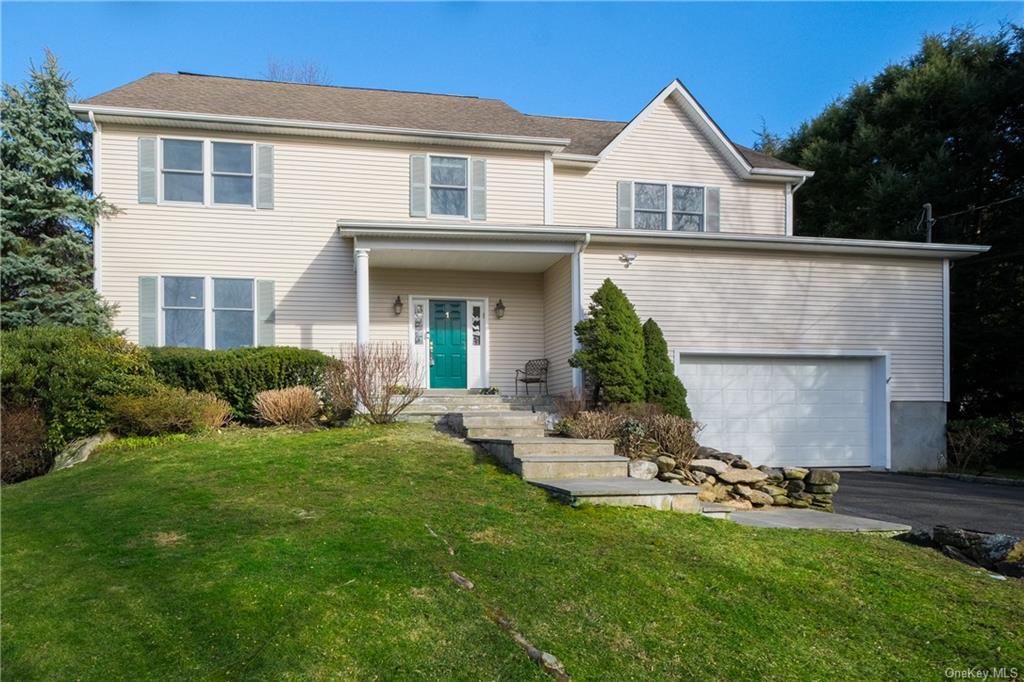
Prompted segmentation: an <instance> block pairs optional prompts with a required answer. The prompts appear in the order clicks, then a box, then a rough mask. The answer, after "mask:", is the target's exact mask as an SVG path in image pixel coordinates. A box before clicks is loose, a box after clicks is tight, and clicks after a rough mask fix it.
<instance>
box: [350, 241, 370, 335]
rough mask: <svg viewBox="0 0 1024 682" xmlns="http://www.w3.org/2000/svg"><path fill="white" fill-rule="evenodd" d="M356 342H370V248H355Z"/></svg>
mask: <svg viewBox="0 0 1024 682" xmlns="http://www.w3.org/2000/svg"><path fill="white" fill-rule="evenodd" d="M354 255H355V261H356V344H357V345H359V346H365V345H366V344H368V343H370V250H369V249H355V252H354Z"/></svg>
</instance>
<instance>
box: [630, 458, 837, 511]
mask: <svg viewBox="0 0 1024 682" xmlns="http://www.w3.org/2000/svg"><path fill="white" fill-rule="evenodd" d="M655 467H656V468H657V471H655ZM630 476H636V477H639V478H654V477H657V478H659V479H661V480H663V481H670V482H671V481H678V482H679V483H682V484H684V485H695V486H698V487H700V493H699V495H698V497H699V498H700V499H701V500H703V501H705V502H720V503H722V504H727V505H729V506H732V507H735V508H736V509H757V508H764V507H773V506H774V507H796V508H798V509H816V510H818V511H827V512H830V511H833V506H832V497H833V495H835V494H836V492H837V491H838V490H839V472H837V471H831V470H829V469H805V468H803V467H768V466H760V467H755V466H754V465H753V464H752V463H750V462H749V461H747V460H746V459H744V458H743V457H740V456H739V455H734V454H733V453H731V452H720V451H718V450H716V449H714V448H709V447H701V448H700V449H698V450H697V456H696V457H695V458H694V459H693V460H691V461H690V463H689V465H687V466H680V465H679V464H678V463H677V462H676V461H675V460H674V459H672V458H671V457H658V458H657V459H656V460H655V461H654V462H646V461H643V460H638V461H636V462H634V463H633V464H631V465H630Z"/></svg>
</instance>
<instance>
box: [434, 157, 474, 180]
mask: <svg viewBox="0 0 1024 682" xmlns="http://www.w3.org/2000/svg"><path fill="white" fill-rule="evenodd" d="M430 184H432V185H456V186H460V187H465V186H466V159H455V158H452V157H449V156H432V157H430Z"/></svg>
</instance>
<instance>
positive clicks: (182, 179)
mask: <svg viewBox="0 0 1024 682" xmlns="http://www.w3.org/2000/svg"><path fill="white" fill-rule="evenodd" d="M164 201H191V202H195V203H197V204H201V203H203V176H202V174H201V173H164Z"/></svg>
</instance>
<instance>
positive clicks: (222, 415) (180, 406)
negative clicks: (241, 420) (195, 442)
mask: <svg viewBox="0 0 1024 682" xmlns="http://www.w3.org/2000/svg"><path fill="white" fill-rule="evenodd" d="M109 406H110V411H111V413H112V415H113V416H112V423H111V426H112V428H113V430H114V431H116V432H117V433H120V434H122V435H126V436H158V435H160V434H163V433H195V432H197V431H202V430H203V429H215V428H218V427H220V426H223V425H224V423H225V422H227V420H228V419H229V418H230V416H231V405H230V404H228V402H227V401H225V400H221V399H220V398H218V397H217V396H215V395H213V394H212V393H200V392H199V391H186V390H185V389H183V388H176V387H171V386H161V387H160V388H158V389H156V390H155V391H153V392H152V393H149V394H147V395H121V396H117V397H115V398H112V399H111V400H110V401H109Z"/></svg>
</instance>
